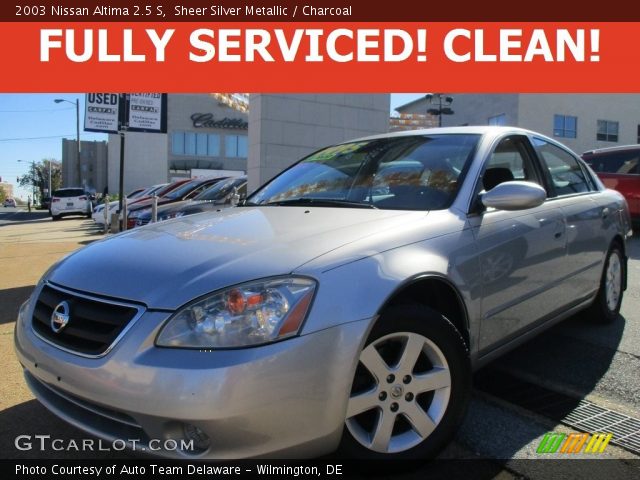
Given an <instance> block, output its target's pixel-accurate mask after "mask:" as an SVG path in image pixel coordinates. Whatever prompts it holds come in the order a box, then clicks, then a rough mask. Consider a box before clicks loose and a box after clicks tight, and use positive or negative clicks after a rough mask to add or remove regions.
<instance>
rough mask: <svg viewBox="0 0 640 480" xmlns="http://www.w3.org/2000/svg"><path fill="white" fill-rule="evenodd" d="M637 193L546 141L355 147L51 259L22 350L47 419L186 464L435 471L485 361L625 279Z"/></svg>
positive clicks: (418, 141)
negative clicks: (215, 207) (375, 463)
mask: <svg viewBox="0 0 640 480" xmlns="http://www.w3.org/2000/svg"><path fill="white" fill-rule="evenodd" d="M630 234H631V227H630V218H629V212H628V208H627V205H626V203H625V200H624V198H623V197H622V195H620V194H619V193H617V192H615V191H612V190H607V189H605V187H604V186H603V185H602V183H601V182H600V181H599V180H598V178H597V177H596V176H595V175H594V174H593V172H592V171H591V170H590V169H589V168H588V167H587V165H585V163H584V162H582V160H580V158H579V157H578V156H576V155H575V154H574V153H572V152H571V151H570V150H568V149H567V148H565V147H564V146H562V145H561V144H559V143H557V142H555V141H554V140H552V139H549V138H546V137H544V136H542V135H539V134H537V133H534V132H530V131H526V130H522V129H516V128H507V127H460V128H442V129H430V130H421V131H411V132H403V133H396V134H389V135H380V136H373V137H368V138H363V139H358V140H354V141H350V142H346V143H342V144H339V145H334V146H330V147H328V148H325V149H322V150H319V151H317V152H315V153H313V154H311V155H310V156H308V157H306V158H304V159H302V160H301V161H299V162H298V163H296V164H294V165H293V166H291V167H290V168H288V169H287V170H285V171H284V172H282V173H281V174H280V175H278V176H277V177H275V178H274V179H272V180H271V181H269V182H268V183H266V184H265V185H263V186H262V187H261V188H259V189H258V190H257V191H256V192H254V193H253V194H252V195H251V196H250V197H249V198H248V199H247V200H246V201H245V202H244V203H243V204H241V205H240V206H238V207H236V208H231V209H228V210H223V211H220V212H217V213H203V214H198V215H193V216H188V217H182V218H179V219H175V220H171V221H168V222H163V223H159V224H151V225H149V226H146V227H143V228H140V229H135V230H133V231H130V232H124V233H121V234H119V235H116V236H114V237H111V238H109V239H106V240H103V241H100V242H96V243H93V244H91V245H89V246H87V247H86V248H83V249H80V250H78V251H76V252H75V253H73V254H71V255H70V256H68V257H66V258H65V259H64V260H62V261H61V262H59V263H58V264H56V265H54V266H53V267H52V268H51V269H50V270H49V271H48V272H47V273H46V274H45V275H44V276H43V278H42V280H41V281H40V282H39V283H38V285H37V287H36V289H35V291H34V292H33V294H32V296H31V298H30V299H29V300H28V301H27V302H25V303H24V305H22V307H21V309H20V312H19V318H18V321H17V322H16V331H15V349H16V352H17V356H18V358H19V360H20V362H21V363H22V365H23V367H24V374H25V378H26V382H27V384H28V385H29V387H30V388H31V390H32V391H33V393H34V394H35V396H36V397H37V398H38V400H39V401H40V402H42V403H43V404H44V405H45V406H46V407H47V408H49V409H50V410H51V411H52V412H54V413H55V414H56V415H58V416H60V417H61V418H63V419H64V420H66V421H68V422H69V423H71V424H73V425H76V426H77V427H79V428H81V429H83V430H85V431H87V432H89V433H91V434H94V435H96V436H98V437H100V438H103V439H107V440H111V441H113V440H115V439H119V440H126V441H130V440H132V439H133V440H136V442H137V444H138V445H143V446H144V445H147V446H151V445H152V444H153V442H154V441H156V445H160V443H158V442H161V441H165V440H167V439H170V440H174V441H176V442H180V444H182V445H185V447H184V448H179V449H171V448H161V449H157V448H156V449H155V451H154V453H157V454H160V455H165V456H169V457H178V458H192V459H195V458H215V459H228V458H244V457H280V458H285V457H288V458H291V457H309V456H317V455H322V454H325V453H328V452H332V451H334V450H336V449H340V451H341V452H342V453H343V454H344V455H347V456H353V457H369V458H412V457H421V458H424V457H429V456H432V455H434V454H436V453H437V451H438V450H439V449H440V448H442V447H443V446H444V445H446V443H447V442H448V441H449V440H450V439H451V438H452V435H453V434H454V432H455V430H456V428H457V426H458V425H459V423H460V422H461V420H462V418H463V415H464V413H465V408H466V405H467V400H468V398H469V391H470V388H471V387H470V379H471V372H472V370H473V369H475V368H478V367H479V366H481V365H483V364H484V363H486V362H487V361H489V360H491V359H493V358H495V357H496V356H497V355H500V354H502V353H504V352H505V351H507V350H509V349H511V348H514V347H516V346H517V345H518V344H520V343H522V342H524V341H526V340H527V339H529V338H531V337H532V336H533V335H536V334H537V333H539V332H541V331H542V330H544V329H545V328H547V327H549V326H551V325H553V324H554V323H556V322H558V321H560V320H562V319H564V318H566V317H567V316H569V315H572V314H574V313H576V312H581V313H580V315H583V316H584V317H585V318H586V317H590V318H593V319H595V320H597V321H601V322H610V321H612V320H613V319H614V318H615V317H616V316H617V315H618V312H619V310H620V304H621V301H622V295H623V291H624V290H625V287H626V263H627V254H626V246H625V242H626V239H627V237H628V236H629V235H630Z"/></svg>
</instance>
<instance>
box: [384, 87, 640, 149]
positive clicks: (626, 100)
mask: <svg viewBox="0 0 640 480" xmlns="http://www.w3.org/2000/svg"><path fill="white" fill-rule="evenodd" d="M446 95H447V96H450V97H451V98H452V99H453V102H452V103H451V104H450V105H448V106H449V107H450V109H451V110H452V111H453V113H452V114H445V115H442V125H443V126H455V125H510V126H517V127H522V128H527V129H530V130H533V131H536V132H540V133H542V134H544V135H547V136H549V137H551V138H555V139H556V140H558V141H559V142H561V143H564V144H565V145H567V146H568V147H569V148H571V149H572V150H574V151H575V152H576V153H583V152H585V151H587V150H592V149H594V148H603V147H614V146H617V145H629V144H636V143H640V95H633V94H455V93H452V94H446ZM437 100H438V97H437V95H435V96H432V97H431V99H430V100H429V99H427V98H420V99H418V100H414V101H413V102H410V103H407V104H406V105H403V106H401V107H398V108H397V109H396V110H397V111H398V112H400V113H401V114H424V113H425V112H427V111H428V110H429V109H433V108H434V107H435V108H436V109H438V108H439V104H438V103H437Z"/></svg>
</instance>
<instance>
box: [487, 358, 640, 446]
mask: <svg viewBox="0 0 640 480" xmlns="http://www.w3.org/2000/svg"><path fill="white" fill-rule="evenodd" d="M474 386H475V387H476V388H477V389H478V390H481V391H483V392H486V393H489V394H491V395H493V396H496V397H499V398H501V399H502V400H506V401H507V402H509V403H513V404H515V405H518V406H519V407H522V408H525V409H527V410H530V411H532V412H535V413H538V414H540V415H543V416H545V417H548V418H551V419H552V420H555V421H557V422H561V423H564V424H565V425H567V426H569V427H572V428H575V429H576V430H580V431H583V432H587V433H596V432H598V433H604V432H606V433H612V434H613V438H612V439H611V443H613V444H615V445H618V446H619V447H622V448H624V449H626V450H629V451H631V452H633V453H638V454H640V420H638V419H636V418H632V417H629V416H627V415H623V414H622V413H618V412H614V411H613V410H609V409H606V408H602V407H600V406H598V405H596V404H595V403H591V402H590V401H588V400H584V399H579V398H574V397H571V396H569V395H565V394H563V393H558V392H555V391H553V390H549V389H548V388H545V387H541V386H539V385H536V384H534V383H531V382H527V381H526V380H522V379H520V378H518V377H516V376H514V375H512V374H510V373H507V372H504V371H497V370H495V369H484V370H481V371H480V372H478V373H477V374H476V376H475V377H474Z"/></svg>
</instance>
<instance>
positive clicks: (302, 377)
mask: <svg viewBox="0 0 640 480" xmlns="http://www.w3.org/2000/svg"><path fill="white" fill-rule="evenodd" d="M31 314H32V312H31V309H30V308H25V309H23V310H21V317H22V318H18V321H17V322H16V331H15V349H16V353H17V356H18V359H19V360H20V362H21V364H22V366H23V367H24V369H25V378H26V380H27V384H28V385H29V387H30V388H31V390H32V391H33V393H34V395H35V396H36V397H37V398H38V400H40V402H41V403H43V404H44V405H45V406H46V407H47V408H49V409H50V410H51V411H52V412H53V413H55V414H56V415H58V416H59V417H61V418H63V419H64V420H66V421H68V422H69V423H71V424H73V425H75V426H77V427H79V428H81V429H83V430H85V431H87V432H89V433H91V434H93V435H95V436H98V437H100V438H103V439H105V440H108V441H114V440H119V441H122V440H124V441H126V440H128V439H135V441H136V443H137V444H138V449H144V450H145V451H147V452H148V451H149V449H147V448H145V446H147V445H149V444H150V442H152V441H154V442H156V445H158V444H162V441H164V440H166V439H173V440H177V441H180V440H185V439H187V438H188V437H187V436H186V434H185V425H189V426H195V427H197V428H198V429H200V430H201V431H202V432H205V433H206V435H207V436H208V437H209V439H210V446H209V447H208V448H206V449H204V450H192V451H179V450H166V449H160V450H157V449H156V450H154V451H152V452H151V453H155V454H159V455H162V456H167V457H174V458H215V459H231V458H234V459H235V458H254V457H279V458H296V457H310V456H316V455H322V454H324V453H328V452H331V451H332V450H334V449H335V448H336V447H337V445H338V443H339V441H340V437H341V433H342V427H343V423H344V418H345V412H346V404H347V398H348V394H349V390H350V387H351V381H352V378H353V372H354V371H355V367H356V364H357V358H358V352H359V349H360V348H361V345H362V342H363V341H364V337H365V335H366V332H367V328H368V325H369V321H368V320H361V321H357V322H352V323H347V324H343V325H340V326H336V327H333V328H329V329H326V330H322V331H319V332H316V333H312V334H309V335H304V336H301V337H296V338H291V339H289V340H285V341H281V342H278V343H274V344H271V345H266V346H261V347H255V348H245V349H236V350H218V351H200V350H183V349H169V348H157V347H155V346H154V344H153V340H154V339H155V336H156V334H157V332H158V330H159V328H160V327H161V325H162V324H163V322H164V321H165V320H166V319H167V318H168V316H169V313H166V312H149V311H148V312H146V313H145V314H144V315H143V316H142V317H141V318H140V319H139V320H138V321H137V322H136V323H135V325H133V326H132V328H131V329H130V330H129V331H128V332H127V334H126V336H125V337H124V338H123V339H122V340H121V341H120V342H119V343H118V344H117V345H116V346H115V347H114V348H113V350H111V351H110V352H109V353H108V354H107V355H106V356H104V357H102V358H98V359H91V358H83V357H80V356H77V355H74V354H72V353H67V352H65V351H62V350H60V349H58V348H56V347H55V346H52V345H50V344H48V343H45V342H43V341H42V340H40V339H39V338H38V337H36V336H35V335H34V333H33V331H32V329H31V320H30V318H31Z"/></svg>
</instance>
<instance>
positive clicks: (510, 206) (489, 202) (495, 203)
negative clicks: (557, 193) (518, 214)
mask: <svg viewBox="0 0 640 480" xmlns="http://www.w3.org/2000/svg"><path fill="white" fill-rule="evenodd" d="M546 198H547V192H546V191H545V189H544V188H542V187H541V186H540V185H538V184H537V183H533V182H521V181H511V182H503V183H501V184H499V185H496V186H495V187H494V188H492V189H491V190H489V191H488V192H486V193H484V194H482V196H481V197H480V200H481V201H482V204H483V205H484V206H485V207H492V208H496V209H498V210H525V209H527V208H534V207H538V206H540V205H542V204H543V203H544V200H545V199H546Z"/></svg>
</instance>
